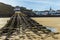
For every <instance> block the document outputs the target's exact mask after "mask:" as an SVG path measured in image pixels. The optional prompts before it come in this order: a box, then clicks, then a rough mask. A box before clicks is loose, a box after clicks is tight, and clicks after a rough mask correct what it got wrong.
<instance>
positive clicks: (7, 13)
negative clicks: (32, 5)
mask: <svg viewBox="0 0 60 40" xmlns="http://www.w3.org/2000/svg"><path fill="white" fill-rule="evenodd" d="M20 9H21V12H23V13H24V14H27V15H28V16H30V17H31V16H36V14H35V13H34V12H33V11H32V10H30V9H27V8H25V7H20ZM13 14H14V7H12V6H11V5H8V4H4V3H1V2H0V17H11V16H12V15H13Z"/></svg>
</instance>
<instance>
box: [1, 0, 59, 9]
mask: <svg viewBox="0 0 60 40" xmlns="http://www.w3.org/2000/svg"><path fill="white" fill-rule="evenodd" d="M0 2H3V3H5V4H9V5H12V6H23V7H26V8H28V9H33V10H49V8H50V7H52V9H54V10H59V9H60V0H0Z"/></svg>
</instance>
